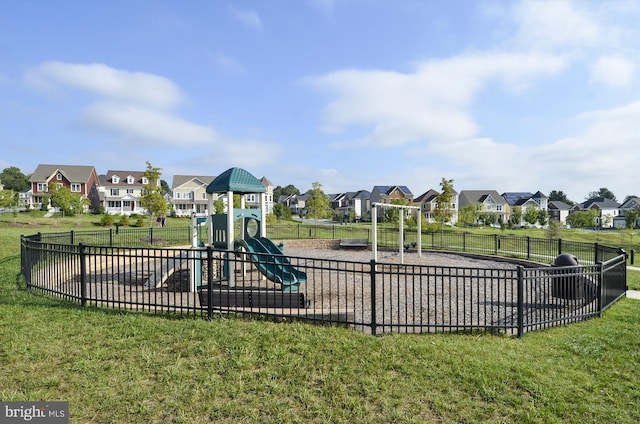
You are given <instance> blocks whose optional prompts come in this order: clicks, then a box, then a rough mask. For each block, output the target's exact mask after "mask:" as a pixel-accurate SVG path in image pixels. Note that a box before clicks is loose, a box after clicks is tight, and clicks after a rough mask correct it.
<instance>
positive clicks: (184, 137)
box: [81, 102, 216, 147]
mask: <svg viewBox="0 0 640 424" xmlns="http://www.w3.org/2000/svg"><path fill="white" fill-rule="evenodd" d="M81 125H83V126H85V127H90V128H93V129H100V130H106V131H109V132H115V133H120V134H125V135H126V140H127V142H133V143H140V144H143V145H158V146H161V147H166V146H168V145H173V146H175V147H188V146H193V145H200V144H205V143H211V142H214V141H215V140H216V134H215V132H214V131H213V130H212V129H211V128H208V127H204V126H201V125H197V124H193V123H190V122H187V121H185V120H183V119H181V118H178V117H175V116H172V115H170V114H168V113H164V112H160V111H156V110H154V109H148V108H141V107H138V106H136V105H131V104H124V103H112V102H101V103H95V104H93V105H91V106H89V107H88V108H86V109H85V111H84V114H83V116H82V118H81Z"/></svg>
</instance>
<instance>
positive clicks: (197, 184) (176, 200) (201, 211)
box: [171, 175, 216, 217]
mask: <svg viewBox="0 0 640 424" xmlns="http://www.w3.org/2000/svg"><path fill="white" fill-rule="evenodd" d="M215 178H216V177H214V176H197V175H174V176H173V181H172V182H171V197H172V201H173V210H174V212H175V214H176V216H178V217H189V216H191V214H192V213H195V214H196V215H197V216H201V217H202V216H207V215H208V214H209V213H208V212H209V211H208V210H207V208H208V206H209V200H208V197H207V191H206V190H207V186H208V185H209V184H210V183H211V182H212V181H213V180H214V179H215Z"/></svg>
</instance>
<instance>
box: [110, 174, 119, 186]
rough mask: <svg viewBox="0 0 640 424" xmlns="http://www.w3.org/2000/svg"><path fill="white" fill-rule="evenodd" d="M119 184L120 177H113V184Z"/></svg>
mask: <svg viewBox="0 0 640 424" xmlns="http://www.w3.org/2000/svg"><path fill="white" fill-rule="evenodd" d="M119 182H120V177H118V176H117V175H113V176H112V177H111V183H113V184H118V183H119Z"/></svg>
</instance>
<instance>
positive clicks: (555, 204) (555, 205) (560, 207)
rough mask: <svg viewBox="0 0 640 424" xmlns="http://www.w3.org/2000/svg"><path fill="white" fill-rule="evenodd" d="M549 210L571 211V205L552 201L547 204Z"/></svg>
mask: <svg viewBox="0 0 640 424" xmlns="http://www.w3.org/2000/svg"><path fill="white" fill-rule="evenodd" d="M549 209H558V210H561V211H563V210H564V211H568V210H569V209H571V205H568V204H566V203H564V202H561V201H560V200H552V201H551V202H549Z"/></svg>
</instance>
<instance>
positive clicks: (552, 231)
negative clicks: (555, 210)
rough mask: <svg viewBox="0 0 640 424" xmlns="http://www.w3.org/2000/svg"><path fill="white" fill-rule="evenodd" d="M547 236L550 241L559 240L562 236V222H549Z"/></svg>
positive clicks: (555, 220) (553, 220) (554, 220)
mask: <svg viewBox="0 0 640 424" xmlns="http://www.w3.org/2000/svg"><path fill="white" fill-rule="evenodd" d="M545 234H546V235H547V238H549V239H559V238H560V237H561V236H562V224H560V221H558V220H557V219H552V220H551V221H549V225H548V226H547V228H546V230H545Z"/></svg>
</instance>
